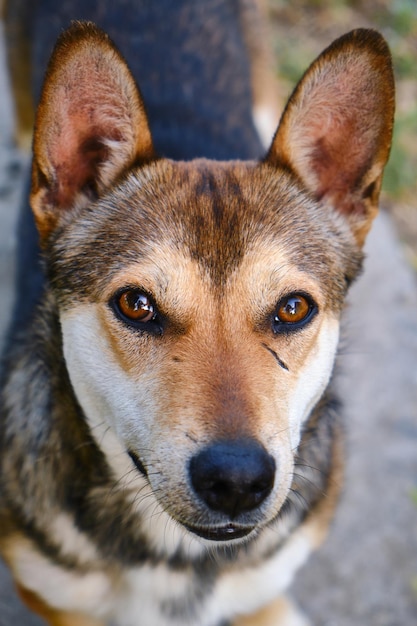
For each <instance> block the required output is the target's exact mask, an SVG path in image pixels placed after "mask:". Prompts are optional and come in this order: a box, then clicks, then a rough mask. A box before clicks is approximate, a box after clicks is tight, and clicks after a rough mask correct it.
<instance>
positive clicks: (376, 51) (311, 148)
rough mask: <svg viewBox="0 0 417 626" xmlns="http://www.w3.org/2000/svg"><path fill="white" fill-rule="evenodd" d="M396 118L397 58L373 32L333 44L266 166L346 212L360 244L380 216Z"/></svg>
mask: <svg viewBox="0 0 417 626" xmlns="http://www.w3.org/2000/svg"><path fill="white" fill-rule="evenodd" d="M393 115H394V81H393V72H392V64H391V56H390V53H389V50H388V47H387V45H386V43H385V41H384V39H383V38H382V37H381V36H380V35H379V34H378V33H376V32H375V31H369V30H357V31H353V32H351V33H348V34H347V35H345V36H343V37H341V38H340V39H338V40H337V41H335V42H334V43H333V44H332V45H331V46H330V47H329V48H327V50H325V51H324V52H323V53H322V54H321V55H320V57H319V58H318V59H317V60H316V61H315V62H314V63H313V64H312V65H311V67H310V68H309V69H308V70H307V72H306V73H305V75H304V76H303V78H302V79H301V81H300V83H299V84H298V86H297V87H296V89H295V91H294V93H293V94H292V96H291V98H290V100H289V102H288V104H287V107H286V109H285V111H284V114H283V117H282V120H281V123H280V126H279V128H278V131H277V134H276V136H275V138H274V141H273V144H272V146H271V149H270V151H269V154H268V156H267V161H268V162H270V163H273V164H276V165H280V166H283V167H285V168H287V169H290V170H291V171H293V172H294V173H295V174H296V176H297V177H298V178H299V179H300V180H301V181H302V183H303V184H304V185H305V186H306V187H307V189H308V190H309V191H310V193H312V195H313V196H314V197H315V198H316V199H318V200H320V201H322V202H324V203H327V204H329V205H331V206H333V207H334V208H335V209H336V210H338V211H339V212H341V213H343V214H344V215H345V216H346V217H347V218H348V219H349V221H350V223H351V226H352V229H353V231H354V234H355V236H356V237H357V240H358V242H360V243H361V242H362V241H363V238H364V236H365V234H366V232H367V230H368V228H369V226H370V223H371V221H372V218H373V216H374V215H375V212H376V209H377V201H378V195H379V190H380V186H381V180H382V173H383V168H384V166H385V164H386V161H387V159H388V155H389V150H390V145H391V136H392V126H393Z"/></svg>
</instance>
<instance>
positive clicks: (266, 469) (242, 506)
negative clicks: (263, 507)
mask: <svg viewBox="0 0 417 626" xmlns="http://www.w3.org/2000/svg"><path fill="white" fill-rule="evenodd" d="M189 471H190V478H191V483H192V485H193V488H194V490H195V492H196V493H197V494H198V496H199V497H200V498H201V499H202V500H203V501H204V502H205V503H206V504H207V505H208V506H209V508H211V509H212V510H214V511H220V512H223V513H226V514H227V515H228V516H229V517H230V518H231V519H233V518H235V517H236V516H237V515H239V513H244V512H246V511H250V510H253V509H255V508H256V507H258V506H259V505H260V504H261V503H262V502H263V501H264V500H265V498H267V497H268V495H269V494H270V493H271V491H272V488H273V486H274V480H275V461H274V459H273V457H272V456H271V455H270V454H269V453H268V452H267V451H266V450H265V448H264V447H263V446H262V445H261V444H260V443H259V442H258V441H256V440H252V439H244V440H237V441H235V440H232V441H220V442H216V443H214V444H211V445H210V446H208V447H207V448H204V449H203V450H202V451H200V452H199V453H198V454H197V455H195V456H194V457H193V458H192V459H191V461H190V467H189Z"/></svg>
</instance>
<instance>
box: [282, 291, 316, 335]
mask: <svg viewBox="0 0 417 626" xmlns="http://www.w3.org/2000/svg"><path fill="white" fill-rule="evenodd" d="M316 311H317V307H316V305H315V304H314V303H313V301H312V300H311V299H310V298H307V297H306V296H304V295H302V294H291V295H289V296H286V297H285V298H283V299H282V300H280V302H279V303H278V307H277V309H276V311H275V315H274V330H275V332H280V330H284V329H286V330H288V329H289V327H290V326H292V325H293V326H294V327H295V328H299V327H301V326H303V325H304V324H305V323H307V322H308V321H309V320H310V319H311V317H312V316H313V314H314V313H315V312H316Z"/></svg>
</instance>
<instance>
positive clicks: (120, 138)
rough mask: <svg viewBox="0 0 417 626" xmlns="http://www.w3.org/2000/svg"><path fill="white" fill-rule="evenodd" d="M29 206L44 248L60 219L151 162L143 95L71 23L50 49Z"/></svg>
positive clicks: (119, 61) (101, 38) (94, 40)
mask: <svg viewBox="0 0 417 626" xmlns="http://www.w3.org/2000/svg"><path fill="white" fill-rule="evenodd" d="M33 151H34V157H33V167H32V193H31V204H32V208H33V211H34V214H35V219H36V223H37V226H38V230H39V232H40V235H41V242H44V241H46V240H47V239H48V237H49V235H50V233H51V232H52V230H53V229H54V228H55V226H56V224H57V223H58V221H59V220H60V218H61V216H62V215H63V214H64V213H67V212H68V211H69V210H70V209H71V208H72V207H75V206H77V207H80V206H83V205H85V204H86V203H87V202H89V201H91V199H92V198H96V197H99V196H100V195H101V194H102V193H103V191H104V190H105V189H106V188H107V187H108V186H109V185H111V184H112V183H113V182H114V181H115V180H116V179H117V177H118V176H120V174H121V173H122V172H123V171H124V170H126V169H127V168H128V167H129V166H131V165H132V164H133V163H135V162H146V161H149V160H152V159H153V158H154V150H153V144H152V138H151V134H150V130H149V125H148V121H147V117H146V113H145V110H144V106H143V102H142V98H141V95H140V93H139V91H138V89H137V87H136V84H135V82H134V80H133V78H132V76H131V74H130V72H129V69H128V67H127V65H126V63H125V61H124V59H123V58H122V57H121V55H120V54H119V52H118V51H117V50H116V49H115V47H114V46H113V44H112V43H111V42H110V40H109V39H108V37H107V35H105V33H103V32H102V31H101V30H99V29H98V28H97V27H96V26H95V25H94V24H92V23H88V22H84V23H82V22H76V23H74V24H73V25H72V26H71V27H70V28H69V29H68V30H67V31H65V32H64V33H63V34H62V35H61V37H60V38H59V39H58V42H57V44H56V46H55V49H54V52H53V54H52V58H51V61H50V63H49V67H48V71H47V74H46V79H45V83H44V87H43V92H42V95H41V100H40V104H39V107H38V112H37V118H36V124H35V133H34V144H33Z"/></svg>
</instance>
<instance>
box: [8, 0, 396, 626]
mask: <svg viewBox="0 0 417 626" xmlns="http://www.w3.org/2000/svg"><path fill="white" fill-rule="evenodd" d="M151 4H152V3H151ZM195 4H196V5H197V4H198V3H195ZM170 27H171V26H170ZM201 39H202V42H203V39H204V38H203V37H201ZM226 39H227V38H226ZM213 43H214V44H216V39H215V38H214V39H213ZM182 45H183V46H184V49H185V50H186V46H187V41H186V40H182ZM210 52H211V50H210V49H208V48H206V47H203V57H204V59H205V60H206V62H207V63H209V61H210V54H209V53H210ZM217 52H218V50H217ZM177 53H178V54H182V53H184V50H182V52H178V51H177V50H175V51H172V55H174V54H177ZM194 69H195V68H194ZM149 71H150V72H152V71H153V68H149ZM202 71H203V70H202ZM225 71H226V68H225ZM228 71H229V69H228ZM172 80H173V83H175V76H173V77H172ZM139 84H140V77H139ZM209 87H210V85H207V89H208V92H207V93H206V94H205V93H200V94H199V97H202V98H203V102H202V104H201V107H202V108H201V111H200V112H196V114H195V115H196V117H193V115H194V113H193V112H190V111H188V110H187V108H186V105H187V100H186V96H187V93H186V91H182V95H181V98H182V100H183V107H184V109H183V111H182V114H181V107H178V106H177V105H178V103H179V101H180V100H181V98H180V100H176V101H175V104H174V106H173V110H174V118H173V119H174V121H175V120H176V122H175V125H174V123H173V121H172V120H169V119H167V120H165V119H159V118H158V115H157V112H158V107H157V104H155V103H153V104H152V105H151V106H150V108H149V111H148V109H147V108H146V106H147V103H146V97H145V96H142V93H141V92H140V91H139V89H138V87H137V86H136V83H135V80H134V79H133V77H132V74H131V72H130V70H129V68H128V65H127V63H126V61H125V60H124V58H123V56H122V55H121V54H120V52H119V51H118V50H117V48H116V47H115V45H114V44H113V43H112V41H111V40H110V39H109V37H108V36H107V35H106V34H105V33H104V32H103V31H102V30H101V29H100V28H98V27H97V26H96V25H95V24H93V23H91V22H75V23H73V24H72V25H71V26H70V27H69V28H68V29H67V30H66V31H65V32H64V33H62V34H61V36H60V37H59V39H58V42H57V44H56V47H55V49H54V52H53V55H52V58H51V61H50V63H49V66H48V70H47V73H46V78H45V82H44V86H43V89H42V93H41V97H40V103H39V106H38V110H37V115H36V123H35V131H34V140H33V166H32V189H31V206H32V209H33V214H34V218H35V222H36V226H37V230H38V233H39V239H40V245H41V249H42V255H43V264H44V275H45V285H44V287H43V289H42V291H41V292H39V293H38V295H37V304H36V307H34V311H32V312H27V304H26V303H25V292H24V291H23V292H22V291H21V292H19V293H18V296H17V305H16V307H17V309H19V308H21V309H22V310H23V311H24V312H25V313H24V315H22V314H21V312H20V315H21V317H20V319H21V320H22V322H19V324H18V325H17V328H15V330H14V334H13V340H12V341H11V342H10V343H9V346H8V349H7V354H6V356H5V366H4V372H3V385H2V396H1V437H0V448H1V449H0V463H1V474H0V527H1V535H0V553H1V554H2V556H3V558H4V559H5V561H6V563H7V564H8V565H9V567H10V570H11V572H12V575H13V577H14V580H15V582H16V586H17V589H18V590H19V593H20V595H21V597H22V598H23V600H24V601H25V602H26V603H27V605H28V606H29V607H30V608H31V609H32V610H33V611H35V612H37V613H38V614H39V615H41V616H42V617H43V618H45V619H46V620H47V622H48V623H49V624H51V625H53V626H68V625H71V626H94V625H96V626H98V625H104V624H115V625H116V626H156V625H157V626H177V625H178V626H179V625H181V626H186V625H187V626H224V625H233V626H277V625H292V626H295V625H296V624H302V623H305V621H304V618H303V617H302V616H301V614H300V613H299V612H298V611H297V609H296V608H295V607H293V606H292V605H291V603H290V602H289V601H288V600H287V599H286V597H285V591H286V589H287V587H288V585H289V584H290V583H291V581H292V579H293V576H294V575H295V573H296V571H297V569H298V568H299V567H300V566H301V565H302V564H303V563H304V562H305V560H306V559H307V557H308V555H309V554H310V553H311V551H312V550H313V549H315V548H316V547H318V546H319V545H320V543H321V541H322V540H323V538H324V536H325V534H326V530H327V527H328V524H329V522H330V520H331V518H332V515H333V511H334V508H335V506H336V504H337V499H338V495H339V491H340V487H341V482H342V475H343V424H342V420H341V418H340V415H339V411H338V407H337V400H336V399H335V397H334V392H333V391H332V388H331V378H332V372H333V367H334V361H335V357H336V353H337V346H338V340H339V333H340V318H341V313H342V310H343V305H344V300H345V296H346V293H347V291H348V288H349V286H350V284H351V283H352V281H353V280H354V279H355V278H356V277H357V276H358V274H359V272H360V269H361V266H362V261H363V244H364V241H365V237H366V234H367V232H368V231H369V228H370V226H371V223H372V220H373V218H374V216H375V214H376V212H377V203H378V196H379V191H380V186H381V180H382V175H383V169H384V166H385V164H386V161H387V159H388V156H389V150H390V143H391V135H392V125H393V114H394V85H393V74H392V65H391V59H390V53H389V50H388V47H387V45H386V43H385V41H384V40H383V38H382V37H381V35H379V34H378V33H376V32H375V31H372V30H363V29H359V30H355V31H352V32H350V33H348V34H346V35H344V36H342V37H341V38H339V39H338V40H336V41H335V42H334V43H333V44H331V45H330V46H329V47H328V48H327V49H326V50H325V51H324V52H323V53H322V54H321V55H320V56H319V57H318V59H317V60H316V61H314V62H313V64H312V65H311V66H310V67H309V69H308V70H307V71H306V73H305V74H304V76H303V77H302V78H301V80H300V82H299V84H298V85H297V87H296V88H295V90H294V92H293V94H292V95H291V97H290V99H289V101H288V103H287V105H286V107H285V109H284V112H283V114H282V118H281V121H280V123H279V126H278V129H277V131H276V133H275V136H274V138H273V140H272V143H271V146H270V147H269V150H268V151H267V153H266V156H263V157H262V158H258V157H257V152H258V151H259V149H260V141H259V138H258V136H257V135H256V130H255V126H254V123H253V120H252V119H250V115H249V114H248V113H247V112H248V111H249V110H250V106H251V104H250V103H251V99H250V96H249V95H248V94H247V100H245V102H241V103H239V107H237V108H238V109H239V110H236V111H234V114H233V119H234V122H233V124H232V128H231V129H230V132H231V135H230V136H231V139H228V131H229V129H228V128H227V127H225V128H223V129H222V133H224V139H223V138H222V137H223V136H221V137H220V138H219V135H216V134H215V132H214V131H215V130H216V129H217V120H216V119H214V120H213V117H212V115H211V114H210V111H208V112H206V113H205V104H207V102H210V97H211V96H210V93H209ZM225 88H227V84H226V85H225ZM178 89H179V90H180V89H181V86H178ZM168 95H169V94H168ZM177 95H178V94H177ZM204 97H206V98H207V100H206V102H204ZM226 99H227V98H226ZM167 101H169V98H167V99H166V100H165V104H166V102H167ZM163 104H164V103H161V106H162V105H163ZM168 109H169V105H168ZM200 114H201V116H200V117H199V115H200ZM204 115H207V127H208V128H209V129H210V132H209V134H210V137H211V139H210V138H208V139H207V154H206V155H204V154H197V155H196V156H197V157H198V158H191V157H190V153H191V152H192V151H195V152H196V153H199V152H200V151H204V147H205V136H206V132H207V131H206V130H205V126H204V120H205V119H206V118H205V117H204ZM238 119H241V120H243V121H244V122H245V123H246V127H242V133H241V135H240V134H239V133H238V132H237V131H236V129H237V126H234V124H235V122H236V123H237V120H238ZM150 120H153V121H152V124H150ZM196 120H200V121H201V125H200V129H201V134H200V135H198V131H199V128H198V126H196V124H195V121H196ZM177 122H178V123H177ZM174 126H175V128H174ZM153 129H155V130H153ZM173 129H174V130H173ZM235 131H236V132H235ZM164 132H165V133H166V134H165V135H164ZM194 133H197V135H198V136H197V137H196V138H195V139H193V138H192V135H193V134H194ZM164 136H165V140H166V143H165V144H164ZM213 137H214V139H213ZM155 138H156V139H155ZM219 141H220V143H221V145H219V143H218V142H219ZM239 141H243V142H245V145H246V148H247V150H248V151H249V152H252V153H253V154H254V158H253V159H252V160H238V159H239V155H232V156H231V157H230V159H231V160H230V159H229V158H228V157H227V156H226V157H225V156H219V157H218V158H215V157H216V154H213V153H216V150H217V146H218V154H219V155H221V154H222V153H223V152H227V151H229V152H230V154H232V153H233V150H234V148H233V146H236V145H237V144H238V142H239ZM156 146H160V147H159V149H157V148H156ZM164 146H165V147H164ZM161 154H163V156H161ZM242 155H243V156H242V158H246V157H245V154H244V150H243V148H242ZM173 156H175V157H176V158H177V159H180V160H174V159H173ZM193 156H194V155H193ZM207 156H209V157H210V158H207ZM181 159H182V160H181ZM224 159H227V160H224ZM21 245H22V246H24V242H22V244H21ZM31 306H32V299H31ZM23 318H24V319H23Z"/></svg>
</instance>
